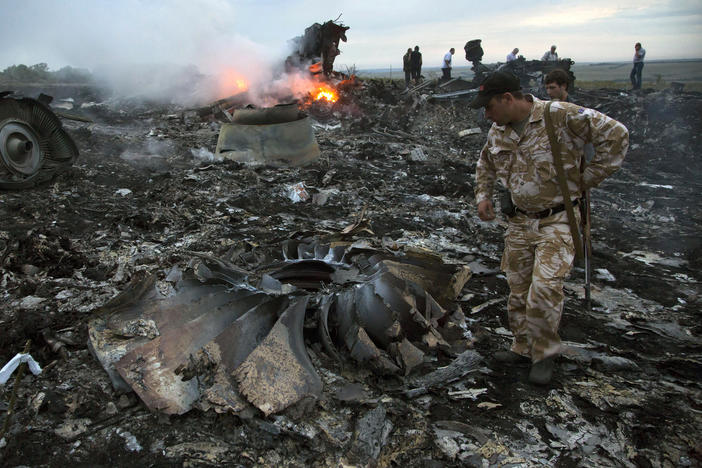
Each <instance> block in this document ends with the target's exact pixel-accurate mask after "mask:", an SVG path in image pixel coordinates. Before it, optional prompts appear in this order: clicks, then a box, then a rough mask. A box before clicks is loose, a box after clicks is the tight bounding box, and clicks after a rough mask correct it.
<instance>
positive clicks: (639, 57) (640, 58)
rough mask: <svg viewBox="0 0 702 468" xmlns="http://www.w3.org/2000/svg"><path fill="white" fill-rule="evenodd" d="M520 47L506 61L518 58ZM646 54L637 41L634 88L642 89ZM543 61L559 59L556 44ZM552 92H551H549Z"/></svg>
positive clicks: (631, 76)
mask: <svg viewBox="0 0 702 468" xmlns="http://www.w3.org/2000/svg"><path fill="white" fill-rule="evenodd" d="M518 53H519V49H518V48H517V47H515V48H514V49H512V52H510V53H509V54H507V58H506V62H511V61H512V60H517V58H518V56H517V54H518ZM645 56H646V50H645V49H644V48H643V47H641V43H640V42H637V43H636V44H635V45H634V67H633V68H632V69H631V73H630V74H629V79H630V80H631V87H632V89H635V90H636V89H641V72H642V70H643V65H644V57H645ZM541 60H543V61H554V62H557V61H558V53H557V52H556V46H555V45H552V46H551V49H550V50H547V51H546V52H544V55H543V56H542V57H541ZM549 94H550V93H549Z"/></svg>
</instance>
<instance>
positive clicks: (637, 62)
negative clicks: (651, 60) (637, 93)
mask: <svg viewBox="0 0 702 468" xmlns="http://www.w3.org/2000/svg"><path fill="white" fill-rule="evenodd" d="M645 55H646V49H644V48H643V47H641V43H640V42H637V43H636V45H635V46H634V68H632V69H631V73H630V74H629V79H631V86H632V89H641V72H642V71H643V65H644V56H645Z"/></svg>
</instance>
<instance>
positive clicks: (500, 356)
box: [492, 350, 531, 365]
mask: <svg viewBox="0 0 702 468" xmlns="http://www.w3.org/2000/svg"><path fill="white" fill-rule="evenodd" d="M492 357H493V359H495V361H497V362H501V363H503V364H514V365H517V364H528V363H529V362H531V359H530V358H529V357H528V356H524V355H522V354H518V353H515V352H514V351H509V350H506V351H497V352H495V353H494V354H493V355H492Z"/></svg>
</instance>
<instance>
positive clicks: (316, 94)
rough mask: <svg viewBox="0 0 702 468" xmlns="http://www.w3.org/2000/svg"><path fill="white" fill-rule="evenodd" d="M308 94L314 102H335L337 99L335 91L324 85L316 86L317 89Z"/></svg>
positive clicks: (337, 95)
mask: <svg viewBox="0 0 702 468" xmlns="http://www.w3.org/2000/svg"><path fill="white" fill-rule="evenodd" d="M310 94H311V95H312V98H313V99H314V100H315V101H319V100H320V99H324V100H326V101H327V102H336V101H337V99H339V94H338V93H337V92H336V90H335V89H333V88H331V87H329V86H327V85H325V84H322V85H319V86H317V89H315V90H314V91H311V92H310Z"/></svg>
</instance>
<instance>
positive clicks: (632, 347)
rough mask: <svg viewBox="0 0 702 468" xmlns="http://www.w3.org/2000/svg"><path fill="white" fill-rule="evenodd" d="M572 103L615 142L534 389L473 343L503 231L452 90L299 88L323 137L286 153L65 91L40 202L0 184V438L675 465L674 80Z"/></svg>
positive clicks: (685, 353)
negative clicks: (621, 137)
mask: <svg viewBox="0 0 702 468" xmlns="http://www.w3.org/2000/svg"><path fill="white" fill-rule="evenodd" d="M455 83H456V84H457V85H462V84H463V83H460V82H455ZM431 85H432V83H430V84H429V85H427V86H431ZM450 87H451V85H447V86H446V87H444V88H439V87H438V86H437V87H436V88H435V90H437V91H438V90H439V89H450ZM575 97H576V98H577V99H578V100H579V102H582V103H583V104H584V105H587V106H589V107H595V108H599V109H601V110H603V111H605V112H608V113H611V114H612V116H613V117H615V118H617V119H619V120H621V121H623V122H625V123H626V124H627V125H628V126H629V128H630V129H631V141H632V149H631V152H630V154H629V155H628V156H627V161H626V162H625V166H624V168H623V169H622V171H620V172H619V173H617V174H615V175H614V176H613V177H612V178H611V179H609V180H608V182H607V183H608V184H609V186H607V187H605V189H604V190H599V189H598V190H595V191H594V192H593V194H594V195H593V196H594V197H595V200H596V202H597V205H598V207H597V209H596V210H594V211H593V214H594V217H595V219H594V223H593V225H594V226H595V227H596V236H595V245H594V248H595V252H596V255H595V260H596V265H595V268H596V269H595V271H596V276H595V280H594V286H595V288H594V290H593V302H594V307H593V311H592V312H589V311H586V310H583V309H582V308H581V302H580V298H581V296H582V286H581V284H580V277H579V275H580V273H581V272H578V271H577V270H576V272H575V273H574V277H573V281H571V282H569V283H568V284H567V288H566V291H567V295H568V299H567V301H566V306H565V312H564V319H563V324H562V332H563V334H562V336H563V339H564V343H565V345H566V352H564V354H563V356H562V358H561V362H560V363H559V367H558V369H557V371H556V375H555V378H554V382H553V385H552V387H550V388H544V389H541V388H534V387H533V386H530V385H528V384H525V382H524V380H525V370H524V369H522V368H519V367H509V368H505V367H504V366H503V365H499V364H496V363H494V362H493V361H492V360H491V359H490V356H491V355H492V353H494V352H495V351H496V350H498V349H501V348H503V347H504V346H507V345H508V343H509V341H510V339H511V335H510V333H509V331H508V330H507V319H506V314H505V299H506V295H507V292H508V291H507V287H506V285H505V281H504V278H503V277H502V276H501V273H500V271H499V256H500V250H501V240H502V230H501V228H500V226H499V221H498V222H497V223H481V222H480V221H478V220H477V218H476V213H475V209H474V204H473V203H472V186H471V178H470V174H471V173H472V172H473V171H474V164H475V159H476V156H477V154H478V152H479V150H480V148H481V147H482V145H483V143H484V135H485V132H486V131H487V129H488V127H489V124H488V123H487V122H485V121H484V120H482V119H481V118H480V116H479V114H478V113H476V111H474V110H471V109H468V108H467V106H464V105H455V103H454V102H453V101H445V102H439V103H438V104H437V105H434V104H431V103H430V102H428V100H426V99H423V98H422V97H421V96H419V95H417V94H401V91H400V87H399V86H396V85H394V84H392V83H387V82H385V81H381V80H378V81H371V80H369V81H366V82H363V83H362V84H361V85H360V86H359V87H357V88H355V89H354V90H352V91H351V92H350V93H349V94H348V95H347V96H346V98H348V100H349V101H352V104H354V105H355V107H354V106H352V105H351V104H349V103H348V102H347V103H346V104H344V103H343V102H341V101H342V100H341V99H340V100H339V101H337V102H336V103H329V102H317V104H316V105H315V106H312V107H311V108H309V109H307V110H308V113H307V114H308V118H309V119H310V123H311V125H312V126H313V129H314V130H315V132H314V140H315V142H316V144H317V146H318V147H319V149H320V153H321V157H319V158H317V159H315V160H314V161H312V162H310V163H309V164H302V165H297V166H296V165H294V162H291V163H290V164H287V163H286V164H280V165H278V164H276V163H275V161H273V162H269V161H266V162H263V163H261V161H253V162H255V163H257V164H250V163H249V162H242V161H227V160H224V161H221V162H220V161H218V160H215V161H212V160H201V159H198V158H197V157H195V155H194V154H193V153H191V151H190V150H191V148H199V147H206V148H208V149H212V148H214V147H215V144H216V142H217V141H218V131H219V130H220V125H219V124H227V123H228V122H231V121H230V119H229V117H227V115H225V113H224V112H225V111H226V112H227V114H229V116H230V117H233V113H231V112H229V108H231V107H232V105H231V102H233V101H235V99H231V100H228V101H227V102H224V101H223V102H222V103H219V104H218V105H217V106H214V105H213V106H210V107H209V110H208V111H207V112H210V114H208V115H207V117H206V118H202V119H198V118H197V114H196V113H191V112H189V111H183V110H182V109H178V108H165V109H147V110H146V111H145V110H144V108H143V107H138V108H134V107H130V106H129V104H124V103H119V102H115V103H104V104H102V105H100V106H90V107H87V108H86V109H90V110H92V111H93V112H95V114H94V115H93V117H95V116H97V117H100V119H99V120H98V119H97V118H96V120H98V122H96V123H95V124H94V125H91V126H90V127H89V128H86V126H84V125H83V124H80V123H75V122H70V123H67V124H66V127H67V128H68V131H69V132H71V134H72V135H73V136H74V138H75V139H76V142H77V143H78V144H79V146H80V147H81V149H83V150H82V151H81V159H80V160H79V161H78V163H79V164H77V165H75V166H73V167H72V169H71V171H72V174H71V177H70V178H68V177H58V178H57V179H56V182H55V184H54V185H52V187H51V190H50V194H51V197H52V203H51V204H50V205H47V203H46V198H47V193H49V192H48V191H47V190H44V189H34V190H27V191H23V192H21V193H13V192H8V193H7V194H5V196H3V197H2V198H1V199H0V212H1V213H2V215H3V219H4V224H3V228H2V231H0V259H1V260H2V261H1V262H0V266H2V269H3V270H2V276H1V277H0V282H2V286H3V289H2V291H3V294H4V295H3V296H2V300H3V301H4V302H3V305H4V307H3V308H2V310H0V321H2V323H1V325H2V327H3V333H2V334H1V335H0V340H2V346H0V350H2V353H3V358H7V360H9V359H10V358H11V357H12V356H11V355H9V354H10V353H12V354H14V353H15V352H17V350H19V349H23V347H24V343H25V341H26V339H27V338H28V337H29V338H32V347H31V353H32V355H33V357H34V358H36V360H37V362H39V363H40V364H41V365H42V367H43V371H42V373H41V374H39V375H36V376H34V375H31V376H30V375H26V376H25V377H24V378H23V379H20V380H19V381H18V382H19V384H17V385H14V384H10V385H8V387H6V388H3V389H2V391H3V395H2V398H1V399H0V411H4V410H3V408H4V407H5V406H3V404H4V402H5V401H8V400H9V398H8V396H7V395H8V394H9V393H10V390H12V391H16V392H17V402H18V403H17V412H16V414H15V416H14V418H13V419H12V421H11V424H10V425H9V430H8V433H7V436H6V438H5V439H4V441H0V460H1V461H2V463H3V464H6V465H8V466H26V465H42V464H46V460H47V459H49V457H51V460H52V463H73V464H76V463H78V464H84V463H91V464H95V463H102V464H123V465H124V464H141V465H143V464H153V465H163V464H183V465H217V464H219V465H232V466H237V465H243V466H286V465H287V466H315V465H316V466H340V465H347V466H348V465H357V466H373V465H375V466H408V467H427V466H429V467H434V466H456V467H458V466H481V467H482V466H495V467H497V466H515V465H516V466H556V465H588V466H602V467H604V466H607V467H608V466H625V467H632V468H633V467H636V466H661V467H664V466H696V464H699V462H700V460H702V445H700V442H699V440H700V434H701V433H702V416H701V414H702V413H700V405H699V401H700V395H701V391H700V377H699V376H700V370H701V369H702V364H701V362H702V355H701V352H700V351H701V350H702V339H701V338H700V337H701V336H702V328H700V325H699V320H698V318H699V301H700V286H699V284H700V277H699V271H700V266H702V265H700V261H699V258H700V255H699V226H700V223H701V222H702V219H701V218H700V213H699V210H696V209H695V207H696V204H695V201H696V200H697V197H698V193H699V190H700V189H702V187H700V183H699V180H702V177H700V174H701V173H702V172H701V171H702V169H701V168H700V164H699V161H698V160H697V159H695V156H694V155H696V154H699V151H700V147H699V146H700V141H699V139H698V138H697V135H698V134H699V133H700V130H701V128H702V127H701V126H702V122H701V121H700V119H699V113H698V112H697V108H698V107H699V96H698V95H696V94H694V93H683V94H676V92H669V91H660V92H654V91H647V92H646V93H645V94H643V95H629V94H627V93H624V92H621V91H619V90H616V91H614V90H598V91H588V92H585V91H581V90H576V93H575ZM237 105H238V107H237V108H241V109H243V108H244V105H243V104H241V103H237ZM227 106H228V107H227ZM96 107H97V108H98V109H99V110H98V109H96ZM215 107H217V108H218V109H219V110H218V111H217V112H216V115H217V118H216V120H215V121H213V119H212V118H211V114H212V112H211V111H212V110H213V109H214V108H215ZM324 107H326V109H323V108H324ZM222 108H224V110H222ZM346 109H349V112H346V111H345V110H346ZM351 109H353V112H351ZM359 110H361V111H362V112H359ZM86 112H87V111H86ZM268 112H274V111H271V110H266V109H258V110H255V111H254V112H253V113H254V114H258V113H264V114H265V113H268ZM275 112H277V111H275ZM296 112H298V111H295V112H293V113H291V114H289V115H299V114H297V113H296ZM288 118H289V117H286V118H284V119H282V122H277V123H274V122H273V121H271V120H268V117H266V119H264V120H263V123H262V124H256V123H255V124H252V125H277V124H279V123H285V122H287V121H288ZM292 120H293V121H294V120H295V118H294V117H293V118H292ZM133 154H137V155H139V156H140V157H139V158H136V157H131V155H133ZM223 154H226V152H225V153H223ZM127 156H129V157H127ZM223 159H225V158H223ZM154 160H158V161H159V164H160V166H159V167H157V168H154V167H152V166H149V165H147V162H149V163H150V162H153V161H154ZM671 160H674V161H675V162H676V163H677V164H671V163H670V162H671ZM164 166H165V169H164V168H163V167H164ZM174 182H176V183H174ZM301 185H302V186H304V187H305V190H307V192H308V196H306V197H304V198H303V199H299V198H298V199H295V198H294V197H292V196H291V195H290V194H289V192H288V188H289V187H290V186H301ZM364 207H366V209H364ZM359 212H361V213H362V214H361V215H360V216H358V215H357V214H358V213H359ZM352 215H356V216H357V217H356V222H354V224H352V225H351V226H348V225H347V224H346V221H345V220H346V219H348V218H349V217H351V216H352ZM371 228H372V229H371ZM621 232H626V233H627V235H626V236H622V235H621ZM320 233H321V234H320ZM318 234H319V237H311V236H317V235H318ZM330 237H331V239H330ZM426 250H428V251H430V252H432V253H433V254H431V255H428V254H426V253H425V252H426ZM418 252H420V253H418ZM434 254H436V255H437V256H438V255H440V258H441V260H439V258H438V257H437V256H435V255H434ZM464 265H468V266H469V267H470V274H471V276H470V280H469V281H465V280H467V276H468V270H467V269H465V267H464ZM86 342H87V343H89V344H88V346H87V347H86ZM446 344H448V345H449V346H450V349H447V347H446ZM420 353H421V354H420ZM94 355H96V356H98V359H95V357H94ZM272 375H274V376H275V377H274V378H271V376H272ZM132 390H133V391H132ZM191 408H197V409H201V410H208V409H209V410H210V411H188V410H189V409H191ZM181 414H182V415H181ZM169 415H173V416H169ZM174 415H180V416H174ZM4 444H6V445H5V446H4V447H1V446H2V445H4ZM47 447H51V448H50V449H47Z"/></svg>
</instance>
